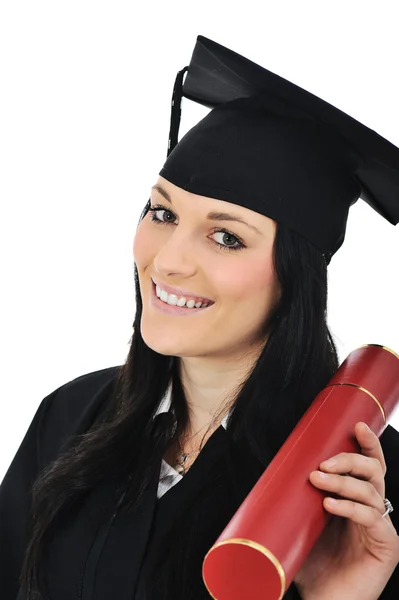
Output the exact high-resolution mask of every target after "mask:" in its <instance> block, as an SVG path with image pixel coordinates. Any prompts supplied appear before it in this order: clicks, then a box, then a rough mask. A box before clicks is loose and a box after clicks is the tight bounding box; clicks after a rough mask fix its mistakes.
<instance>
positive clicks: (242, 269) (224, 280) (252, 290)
mask: <svg viewBox="0 0 399 600" xmlns="http://www.w3.org/2000/svg"><path fill="white" fill-rule="evenodd" d="M234 262H235V264H234V268H232V269H224V270H223V272H221V273H220V277H218V281H219V283H218V288H219V289H220V290H221V294H223V290H225V293H226V292H228V293H229V295H230V296H231V297H232V299H234V300H239V301H240V303H246V302H249V303H253V302H254V300H255V301H256V302H257V303H261V304H264V303H265V300H266V303H267V304H269V302H270V300H271V299H272V298H273V297H274V294H275V287H276V283H275V275H274V271H273V265H272V261H271V259H270V260H268V259H266V260H265V259H263V260H262V261H260V260H259V259H258V260H254V259H253V258H252V260H251V258H250V257H249V260H245V261H242V262H241V261H234Z"/></svg>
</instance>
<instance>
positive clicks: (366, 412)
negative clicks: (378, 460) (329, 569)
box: [202, 344, 399, 600]
mask: <svg viewBox="0 0 399 600" xmlns="http://www.w3.org/2000/svg"><path fill="white" fill-rule="evenodd" d="M398 404H399V356H398V355H397V354H395V353H394V352H393V351H392V350H389V349H388V348H386V347H384V346H378V345H371V344H370V345H366V346H362V347H361V348H358V349H357V350H354V351H353V352H351V353H350V354H349V356H348V357H347V358H346V359H345V361H344V362H343V363H342V365H341V366H340V368H339V369H338V371H337V372H336V374H335V375H334V376H333V377H332V379H331V380H330V382H329V384H328V385H327V386H326V387H325V388H324V389H323V390H321V392H320V393H319V394H318V395H317V396H316V398H315V400H314V401H313V403H312V405H311V406H310V407H309V409H308V410H307V411H306V413H305V414H304V415H303V417H302V419H301V420H300V421H299V422H298V424H297V426H296V427H295V429H294V430H293V431H292V433H291V434H290V436H289V437H288V438H287V440H286V441H285V443H284V444H283V446H282V447H281V449H280V450H279V452H278V453H277V454H276V456H275V457H274V459H273V460H272V462H271V463H270V465H269V466H268V467H267V469H266V470H265V472H264V473H263V475H262V476H261V477H260V478H259V480H258V481H257V483H256V484H255V486H254V487H253V488H252V490H251V492H250V493H249V494H248V496H247V497H246V499H245V500H244V502H243V503H242V504H241V506H240V508H239V509H238V510H237V512H236V513H235V515H234V516H233V518H232V519H231V520H230V522H229V523H228V525H227V526H226V528H225V529H224V530H223V532H222V533H221V535H220V536H219V538H218V539H217V540H216V542H215V544H214V545H213V546H212V548H211V549H210V550H209V552H208V553H207V555H206V557H205V559H204V563H203V570H202V574H203V579H204V582H205V585H206V587H207V589H208V591H209V593H210V595H211V596H212V597H213V598H215V599H216V600H242V599H243V598H245V600H279V599H280V598H282V597H283V595H284V593H285V592H286V590H287V589H288V587H289V586H290V584H291V583H292V581H293V579H294V577H295V575H296V573H297V572H298V571H299V570H300V568H301V566H302V564H303V562H304V561H305V559H306V557H307V556H308V554H309V552H310V551H311V549H312V547H313V546H314V544H315V542H316V541H317V539H318V538H319V536H320V534H321V532H322V531H323V529H324V527H325V526H326V524H327V523H328V521H329V519H330V514H329V513H328V512H327V511H326V510H325V509H324V507H323V498H324V497H325V496H327V493H326V492H323V491H321V490H318V489H316V488H315V487H314V486H313V485H312V484H311V483H310V481H309V475H310V473H311V471H315V470H317V469H318V468H319V465H320V463H321V462H323V461H324V460H326V459H328V458H330V457H332V456H334V455H336V454H339V453H340V452H359V445H358V443H357V440H356V438H355V435H354V428H355V424H356V423H357V422H359V421H363V422H365V423H367V425H368V426H369V427H370V429H371V430H372V431H374V433H375V434H376V435H377V436H380V435H381V434H382V432H383V430H384V429H385V426H386V424H387V421H388V420H389V419H390V418H391V416H392V414H393V412H394V410H395V409H396V407H397V405H398Z"/></svg>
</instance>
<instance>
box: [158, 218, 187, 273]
mask: <svg viewBox="0 0 399 600" xmlns="http://www.w3.org/2000/svg"><path fill="white" fill-rule="evenodd" d="M154 267H155V270H156V271H157V272H158V273H160V274H162V275H165V276H166V275H172V274H173V275H175V274H178V275H181V276H183V277H190V276H191V275H192V274H193V273H195V272H196V270H197V263H196V258H195V251H194V244H193V240H192V234H189V233H188V232H186V233H184V232H183V231H182V230H180V232H179V231H178V228H177V227H176V228H175V230H174V231H173V232H172V233H171V235H170V236H169V237H168V239H167V240H166V241H165V242H164V243H163V244H162V245H161V246H160V248H159V249H158V252H157V253H156V255H155V258H154Z"/></svg>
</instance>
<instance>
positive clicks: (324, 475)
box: [316, 471, 330, 479]
mask: <svg viewBox="0 0 399 600" xmlns="http://www.w3.org/2000/svg"><path fill="white" fill-rule="evenodd" d="M316 473H317V474H318V476H319V477H320V478H321V479H327V478H328V477H330V475H329V474H328V473H323V471H316Z"/></svg>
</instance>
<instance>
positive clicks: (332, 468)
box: [320, 452, 385, 497]
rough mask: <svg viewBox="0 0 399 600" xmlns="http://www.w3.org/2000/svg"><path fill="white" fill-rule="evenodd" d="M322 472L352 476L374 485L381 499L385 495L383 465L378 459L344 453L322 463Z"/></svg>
mask: <svg viewBox="0 0 399 600" xmlns="http://www.w3.org/2000/svg"><path fill="white" fill-rule="evenodd" d="M320 470H321V471H325V472H326V473H336V474H339V475H344V474H345V475H352V476H353V477H357V478H359V479H362V480H364V481H368V482H369V483H371V485H373V486H374V487H375V488H376V490H377V492H378V493H379V494H380V496H381V497H384V493H385V480H384V472H383V470H382V465H381V463H380V461H379V460H377V459H376V458H371V457H368V456H364V455H363V454H355V453H354V452H352V453H351V452H342V453H341V454H337V455H336V456H333V457H332V458H331V459H329V460H327V461H324V462H322V463H320Z"/></svg>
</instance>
